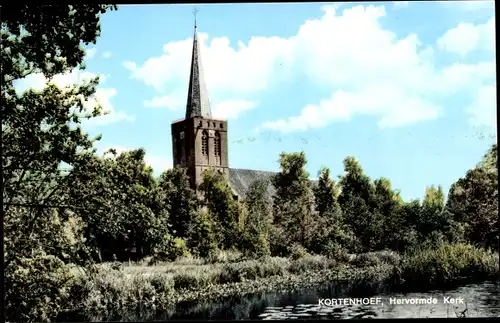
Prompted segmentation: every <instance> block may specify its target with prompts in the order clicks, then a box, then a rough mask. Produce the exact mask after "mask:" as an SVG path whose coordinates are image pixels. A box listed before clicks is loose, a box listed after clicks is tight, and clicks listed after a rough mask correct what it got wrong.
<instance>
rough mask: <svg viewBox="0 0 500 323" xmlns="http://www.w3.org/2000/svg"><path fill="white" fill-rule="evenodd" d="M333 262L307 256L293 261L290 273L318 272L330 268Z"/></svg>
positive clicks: (319, 257)
mask: <svg viewBox="0 0 500 323" xmlns="http://www.w3.org/2000/svg"><path fill="white" fill-rule="evenodd" d="M334 265H335V261H333V260H329V259H327V258H325V257H322V256H307V257H302V258H300V259H297V260H294V261H293V262H292V264H291V266H290V272H291V273H293V274H301V273H304V272H306V271H320V270H325V269H329V268H332V267H333V266H334Z"/></svg>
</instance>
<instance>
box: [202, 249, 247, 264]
mask: <svg viewBox="0 0 500 323" xmlns="http://www.w3.org/2000/svg"><path fill="white" fill-rule="evenodd" d="M242 258H243V254H242V253H241V252H240V251H238V250H234V249H233V250H218V251H217V252H214V253H212V254H210V255H209V256H208V257H206V263H208V264H215V263H226V262H236V261H239V260H242Z"/></svg>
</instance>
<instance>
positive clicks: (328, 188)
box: [314, 167, 340, 217]
mask: <svg viewBox="0 0 500 323" xmlns="http://www.w3.org/2000/svg"><path fill="white" fill-rule="evenodd" d="M318 175H319V179H318V183H317V185H316V186H315V187H314V196H315V203H316V210H317V211H318V214H319V216H320V217H324V216H330V215H333V214H336V213H338V212H340V205H339V203H338V200H337V198H338V195H339V193H340V192H339V189H338V187H337V185H336V183H335V182H334V181H333V179H332V178H331V177H330V169H329V168H326V167H322V168H321V169H320V171H319V172H318Z"/></svg>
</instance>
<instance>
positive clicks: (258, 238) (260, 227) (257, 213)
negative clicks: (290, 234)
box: [243, 180, 272, 257]
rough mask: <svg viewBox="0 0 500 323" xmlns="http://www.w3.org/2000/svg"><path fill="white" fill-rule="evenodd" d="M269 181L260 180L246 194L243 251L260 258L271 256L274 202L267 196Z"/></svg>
mask: <svg viewBox="0 0 500 323" xmlns="http://www.w3.org/2000/svg"><path fill="white" fill-rule="evenodd" d="M268 185H269V181H268V180H258V181H256V182H254V183H252V185H250V188H249V190H248V192H247V194H246V197H245V200H244V205H245V207H246V210H247V212H248V213H247V216H246V217H245V224H244V230H243V236H244V238H243V249H244V251H246V252H248V253H249V254H250V255H255V256H258V257H262V256H267V255H270V246H269V231H270V227H271V223H272V200H271V198H270V197H269V196H267V193H266V192H267V188H268Z"/></svg>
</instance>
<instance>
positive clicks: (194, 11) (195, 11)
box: [193, 6, 198, 28]
mask: <svg viewBox="0 0 500 323" xmlns="http://www.w3.org/2000/svg"><path fill="white" fill-rule="evenodd" d="M197 12H198V9H196V6H194V9H193V16H194V28H196V13H197Z"/></svg>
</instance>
